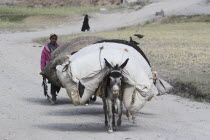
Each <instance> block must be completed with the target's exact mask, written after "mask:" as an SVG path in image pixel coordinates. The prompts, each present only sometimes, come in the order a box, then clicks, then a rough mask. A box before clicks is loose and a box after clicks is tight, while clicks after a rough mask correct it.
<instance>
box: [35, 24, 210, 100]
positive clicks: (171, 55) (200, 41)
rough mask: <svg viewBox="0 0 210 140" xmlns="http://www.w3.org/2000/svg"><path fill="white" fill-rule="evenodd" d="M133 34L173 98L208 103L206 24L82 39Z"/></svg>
mask: <svg viewBox="0 0 210 140" xmlns="http://www.w3.org/2000/svg"><path fill="white" fill-rule="evenodd" d="M135 33H140V34H143V35H145V37H144V38H143V39H142V40H139V39H137V38H135V37H134V39H135V40H136V41H138V42H139V43H140V44H141V45H140V47H141V48H142V49H143V51H144V52H145V53H146V55H147V56H148V58H149V60H150V61H151V64H152V67H153V69H154V70H157V71H158V72H159V74H160V76H161V77H163V78H164V79H167V80H168V81H169V82H170V83H171V84H172V85H174V86H175V91H174V93H175V94H179V95H181V96H183V97H190V98H196V99H199V100H206V101H210V24H209V23H206V22H189V23H178V24H162V25H159V24H156V25H145V26H135V27H129V28H124V29H121V30H118V31H109V32H100V33H85V34H82V35H97V36H102V37H105V38H110V39H113V38H118V39H126V40H128V38H129V37H130V36H133V34H135ZM77 36H81V34H77V35H68V36H60V38H59V41H60V43H61V44H63V43H64V42H66V41H68V40H70V39H72V38H74V37H77ZM47 41H48V40H47V39H46V38H42V39H39V40H36V42H39V43H46V42H47Z"/></svg>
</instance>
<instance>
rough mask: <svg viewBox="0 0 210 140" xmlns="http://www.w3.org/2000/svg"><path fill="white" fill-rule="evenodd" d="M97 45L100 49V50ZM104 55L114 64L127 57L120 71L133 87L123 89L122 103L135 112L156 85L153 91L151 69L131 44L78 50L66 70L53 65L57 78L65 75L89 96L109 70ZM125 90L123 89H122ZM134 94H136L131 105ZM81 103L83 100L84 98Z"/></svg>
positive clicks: (96, 46)
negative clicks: (81, 87) (83, 88)
mask: <svg viewBox="0 0 210 140" xmlns="http://www.w3.org/2000/svg"><path fill="white" fill-rule="evenodd" d="M100 48H103V49H102V50H101V49H100ZM100 51H101V52H100ZM104 58H106V59H107V60H108V61H109V63H111V64H112V65H113V66H115V65H116V64H118V65H121V64H122V63H123V62H124V61H125V60H126V59H127V58H129V61H128V63H127V65H126V67H125V68H124V70H123V76H124V82H125V83H126V84H127V85H130V87H131V88H132V89H133V90H131V91H130V92H125V94H126V95H125V97H124V99H123V102H124V104H126V105H125V107H126V109H128V110H129V111H138V110H139V109H141V108H142V107H143V105H144V104H145V102H146V100H147V99H148V98H149V97H151V96H154V95H156V94H157V90H156V88H155V90H154V85H153V77H152V72H151V68H150V66H149V64H148V63H147V61H146V60H145V58H144V57H143V56H141V54H140V53H139V52H138V51H136V50H135V49H134V48H132V47H131V46H128V45H124V44H120V43H108V42H104V43H97V44H93V45H90V46H87V47H85V48H83V49H81V50H80V51H78V52H77V53H76V54H74V55H72V56H71V57H70V59H69V61H70V65H69V69H68V71H67V72H62V69H63V67H64V66H62V65H60V66H57V67H56V68H57V71H58V72H57V73H58V77H59V79H60V81H62V79H63V76H65V75H66V74H67V75H69V77H71V79H72V80H73V81H74V82H75V83H76V84H78V83H79V81H80V82H81V83H82V84H83V85H84V86H85V90H86V91H85V92H84V95H83V96H91V95H93V94H94V92H95V90H96V89H97V87H98V86H99V84H100V82H101V81H102V80H103V78H104V76H106V74H107V72H108V69H107V68H106V65H105V62H104ZM59 73H65V74H64V75H63V74H59ZM74 86H75V85H74ZM70 87H71V86H70ZM130 87H129V88H130ZM129 88H128V89H129ZM128 89H126V88H125V91H126V90H128ZM133 93H135V94H136V96H135V100H134V101H132V104H131V98H132V97H133V96H132V95H133ZM82 98H83V97H82ZM84 99H88V98H84ZM81 100H83V99H81ZM81 100H80V101H81ZM81 102H83V103H84V102H85V100H83V101H81Z"/></svg>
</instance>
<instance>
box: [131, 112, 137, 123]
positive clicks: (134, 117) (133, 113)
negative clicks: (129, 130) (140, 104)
mask: <svg viewBox="0 0 210 140" xmlns="http://www.w3.org/2000/svg"><path fill="white" fill-rule="evenodd" d="M131 116H132V120H133V124H135V123H136V112H131Z"/></svg>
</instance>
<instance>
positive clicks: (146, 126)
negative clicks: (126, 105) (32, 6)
mask: <svg viewBox="0 0 210 140" xmlns="http://www.w3.org/2000/svg"><path fill="white" fill-rule="evenodd" d="M201 2H202V0H184V1H183V0H165V1H161V2H156V3H153V4H150V5H148V6H146V7H144V8H143V9H141V10H139V11H133V12H129V13H127V12H125V13H113V14H94V15H93V16H94V17H95V18H94V19H92V21H91V27H92V31H102V30H112V29H116V28H119V27H124V26H129V25H135V24H139V23H143V22H145V21H147V20H149V19H153V18H154V13H155V12H156V11H159V10H160V9H164V10H165V12H166V15H171V14H179V13H178V12H180V11H185V12H186V13H187V14H189V13H190V11H189V10H191V11H192V12H193V14H194V13H195V10H193V8H192V7H193V6H195V7H196V6H199V7H200V6H202V3H201ZM188 9H189V10H188ZM199 12H200V13H202V12H204V13H205V12H206V10H204V11H199ZM180 14H181V13H180ZM80 27H81V23H78V22H72V23H70V24H68V25H66V24H65V25H61V26H59V27H58V28H56V29H47V30H44V31H41V30H40V31H36V32H19V33H8V34H0V46H1V47H0V83H1V84H0V93H1V96H0V139H2V140H42V139H43V140H46V139H51V140H61V139H74V140H77V139H78V140H82V139H85V140H89V139H100V140H107V139H115V140H118V139H119V140H130V139H132V140H147V139H148V140H151V139H155V140H158V139H160V140H163V139H170V140H172V139H174V140H175V139H176V140H177V139H183V140H187V139H189V140H208V139H210V133H209V132H210V117H209V116H210V104H207V103H198V102H194V101H190V100H187V99H182V98H180V97H177V96H172V95H164V96H161V97H156V98H155V99H153V100H152V101H151V102H148V103H147V104H146V106H145V107H144V108H143V109H142V110H141V111H140V113H138V114H137V124H135V125H133V124H132V123H130V122H129V121H128V120H127V118H126V117H125V115H124V116H123V118H122V119H123V121H122V123H123V124H122V126H121V128H117V130H116V132H114V133H112V134H108V133H107V132H106V128H105V127H104V116H103V109H102V104H101V100H100V99H98V100H97V102H96V103H94V104H91V105H89V106H79V107H75V106H73V105H72V104H71V102H70V101H69V99H68V97H67V95H66V93H65V91H64V90H62V91H61V93H59V96H58V104H57V105H55V106H51V105H50V104H49V103H48V102H47V101H46V99H45V98H44V96H43V95H42V93H43V91H42V87H41V81H42V79H41V76H39V74H38V73H39V72H40V69H39V61H40V53H41V50H42V48H39V47H32V46H33V45H34V44H33V43H32V40H33V39H35V38H37V37H42V36H48V35H49V34H50V33H52V32H54V33H58V34H60V35H61V34H72V33H78V32H80ZM36 45H38V44H36Z"/></svg>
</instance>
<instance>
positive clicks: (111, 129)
mask: <svg viewBox="0 0 210 140" xmlns="http://www.w3.org/2000/svg"><path fill="white" fill-rule="evenodd" d="M107 105H108V124H109V128H108V132H109V133H111V132H113V128H112V115H113V114H112V101H111V100H110V99H107Z"/></svg>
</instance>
